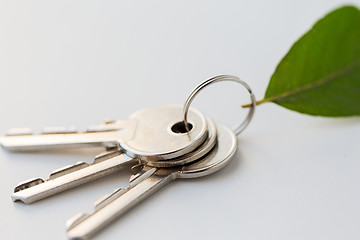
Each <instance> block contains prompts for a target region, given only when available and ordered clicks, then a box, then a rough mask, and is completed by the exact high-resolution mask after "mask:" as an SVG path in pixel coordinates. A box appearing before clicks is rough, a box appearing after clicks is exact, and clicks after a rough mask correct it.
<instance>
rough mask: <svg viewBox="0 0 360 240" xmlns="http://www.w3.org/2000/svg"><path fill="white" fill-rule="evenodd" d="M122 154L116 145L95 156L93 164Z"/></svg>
mask: <svg viewBox="0 0 360 240" xmlns="http://www.w3.org/2000/svg"><path fill="white" fill-rule="evenodd" d="M120 154H122V152H121V151H120V150H119V149H118V148H117V147H116V148H113V149H112V150H111V151H108V152H104V153H101V154H99V155H97V156H96V157H95V160H94V164H96V163H99V162H102V161H105V160H108V159H110V158H113V157H116V156H118V155H120Z"/></svg>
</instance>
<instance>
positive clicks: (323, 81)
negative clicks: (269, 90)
mask: <svg viewBox="0 0 360 240" xmlns="http://www.w3.org/2000/svg"><path fill="white" fill-rule="evenodd" d="M356 68H360V59H358V60H356V61H355V62H352V63H350V64H348V65H347V66H345V67H344V68H342V69H340V70H337V71H334V72H332V73H330V74H329V75H327V76H325V77H324V78H321V79H319V80H317V81H315V82H312V83H309V84H307V85H304V86H301V87H299V88H296V89H294V90H292V91H289V92H285V93H282V94H279V95H276V96H273V97H269V98H264V99H262V100H259V101H256V105H260V104H262V103H266V102H274V101H278V100H280V99H284V98H287V97H289V96H293V95H295V94H299V93H302V92H306V91H308V90H312V89H314V88H317V87H320V86H323V85H325V84H326V83H328V82H331V81H333V80H335V79H337V78H339V77H342V76H345V75H347V74H349V73H350V72H352V71H353V70H354V69H356ZM250 106H251V104H246V105H243V106H242V107H244V108H245V107H250Z"/></svg>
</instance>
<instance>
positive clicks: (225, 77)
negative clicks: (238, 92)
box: [183, 75, 256, 135]
mask: <svg viewBox="0 0 360 240" xmlns="http://www.w3.org/2000/svg"><path fill="white" fill-rule="evenodd" d="M225 81H230V82H237V83H240V84H241V85H242V86H244V87H245V88H246V89H247V90H248V92H249V94H250V100H251V106H250V109H249V112H248V114H247V116H246V118H245V120H244V121H243V122H241V123H240V124H238V125H236V126H235V127H234V129H233V131H234V132H235V134H236V135H239V134H240V133H241V132H242V131H244V129H245V128H246V127H247V126H248V125H249V123H250V121H251V119H252V117H253V115H254V112H255V106H256V99H255V95H254V94H253V92H252V90H251V88H250V87H249V85H247V83H245V82H244V81H242V80H240V79H239V78H238V77H235V76H231V75H219V76H216V77H213V78H210V79H208V80H206V81H204V82H202V83H201V84H200V85H198V86H197V87H196V88H194V90H192V92H191V93H190V95H189V97H188V98H187V99H186V102H185V104H184V108H183V121H184V124H185V128H186V130H187V131H189V127H188V125H189V124H188V121H187V115H188V111H189V107H190V104H191V103H192V101H193V100H194V98H195V96H196V95H197V94H198V93H199V92H200V91H201V90H203V89H204V88H205V87H206V86H209V85H211V84H213V83H217V82H225Z"/></svg>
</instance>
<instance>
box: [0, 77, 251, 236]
mask: <svg viewBox="0 0 360 240" xmlns="http://www.w3.org/2000/svg"><path fill="white" fill-rule="evenodd" d="M220 81H234V82H237V83H240V84H241V85H243V86H244V87H245V88H246V89H247V90H248V92H249V94H250V100H251V102H252V105H251V108H250V110H249V112H248V115H247V117H246V119H245V120H244V121H243V122H242V123H241V124H240V125H238V126H237V127H236V128H235V130H231V129H230V128H228V127H227V126H225V125H220V124H216V123H215V122H213V120H211V119H210V118H208V117H206V116H205V115H203V114H202V113H201V112H200V111H198V110H195V109H190V108H189V107H190V104H191V102H192V101H193V99H194V98H195V96H196V95H197V94H198V93H199V92H200V91H201V90H202V89H203V88H204V87H206V86H208V85H210V84H212V83H215V82H220ZM255 102H256V100H255V96H254V94H253V93H252V91H251V89H250V87H249V86H248V85H247V84H246V83H245V82H243V81H241V80H240V79H238V78H237V77H234V76H228V75H221V76H217V77H214V78H211V79H209V80H207V81H205V82H203V83H202V84H200V85H199V86H198V87H196V88H195V89H194V90H193V91H192V93H191V94H190V95H189V97H188V99H187V101H186V102H185V105H184V106H183V107H182V106H178V105H170V106H161V107H154V108H149V109H144V110H140V111H138V112H135V113H134V114H132V115H131V116H130V117H129V118H128V119H127V120H125V121H109V122H106V123H105V124H101V125H98V126H92V127H90V128H89V129H88V130H87V131H86V132H81V133H78V132H76V131H75V130H74V129H59V128H48V129H45V130H44V131H43V133H42V134H39V135H32V134H30V133H29V132H22V131H21V129H13V130H11V131H9V134H8V135H6V136H4V137H1V138H0V142H1V145H2V146H3V147H4V148H6V149H7V150H9V151H35V150H36V151H40V150H49V149H62V148H81V147H95V146H96V147H98V146H103V147H105V149H106V152H105V153H103V154H100V155H98V156H96V157H95V160H94V162H93V163H92V164H87V163H84V162H78V163H76V164H74V165H71V166H67V167H64V168H61V169H58V170H55V171H53V172H52V173H51V174H50V177H49V178H48V179H47V180H43V179H40V178H34V179H30V180H28V181H25V182H22V183H20V184H19V185H18V186H16V187H15V189H14V193H13V194H12V196H11V197H12V199H13V201H21V202H23V203H26V204H28V203H32V202H35V201H38V200H41V199H43V198H46V197H48V196H51V195H54V194H56V193H60V192H62V191H65V190H67V189H70V188H73V187H76V186H79V185H81V184H84V183H87V182H89V181H93V180H95V179H98V178H101V177H103V176H105V175H109V174H113V173H116V172H118V171H119V170H120V169H124V168H131V170H132V176H131V177H130V181H129V186H128V188H126V189H117V190H115V191H114V192H113V193H111V194H108V195H106V196H104V197H102V198H100V199H99V200H98V201H96V202H95V210H94V212H93V213H91V214H84V213H80V214H77V215H75V216H74V217H72V218H71V219H69V220H68V221H67V224H66V227H67V235H68V237H69V238H70V239H88V238H90V237H91V236H93V235H94V234H95V233H96V232H98V231H99V230H101V229H103V228H104V227H105V226H106V225H107V224H109V223H110V222H112V221H113V220H115V219H116V218H118V217H120V216H121V215H122V214H123V213H124V212H126V211H127V210H129V209H130V208H132V207H133V206H135V205H136V204H137V203H139V202H140V201H142V200H144V199H145V198H146V197H148V196H150V195H151V194H152V193H154V192H156V191H157V190H158V189H160V188H161V187H163V186H164V185H165V184H167V183H169V182H171V181H172V180H174V179H176V178H196V177H202V176H206V175H209V174H211V173H214V172H216V171H218V170H220V169H222V168H223V167H224V166H225V165H226V164H228V163H229V162H230V161H231V159H232V158H233V156H234V153H235V152H236V149H237V137H236V135H237V134H239V133H240V132H242V131H243V130H244V129H245V128H246V126H247V125H248V124H249V122H250V120H251V118H252V116H253V114H254V110H255ZM181 119H182V120H181Z"/></svg>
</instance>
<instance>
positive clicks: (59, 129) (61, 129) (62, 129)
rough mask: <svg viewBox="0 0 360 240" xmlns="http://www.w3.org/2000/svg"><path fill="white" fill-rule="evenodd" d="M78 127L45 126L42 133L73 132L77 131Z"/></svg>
mask: <svg viewBox="0 0 360 240" xmlns="http://www.w3.org/2000/svg"><path fill="white" fill-rule="evenodd" d="M77 132H78V131H77V129H76V127H74V126H71V127H45V128H44V129H43V130H42V134H71V133H77Z"/></svg>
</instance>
